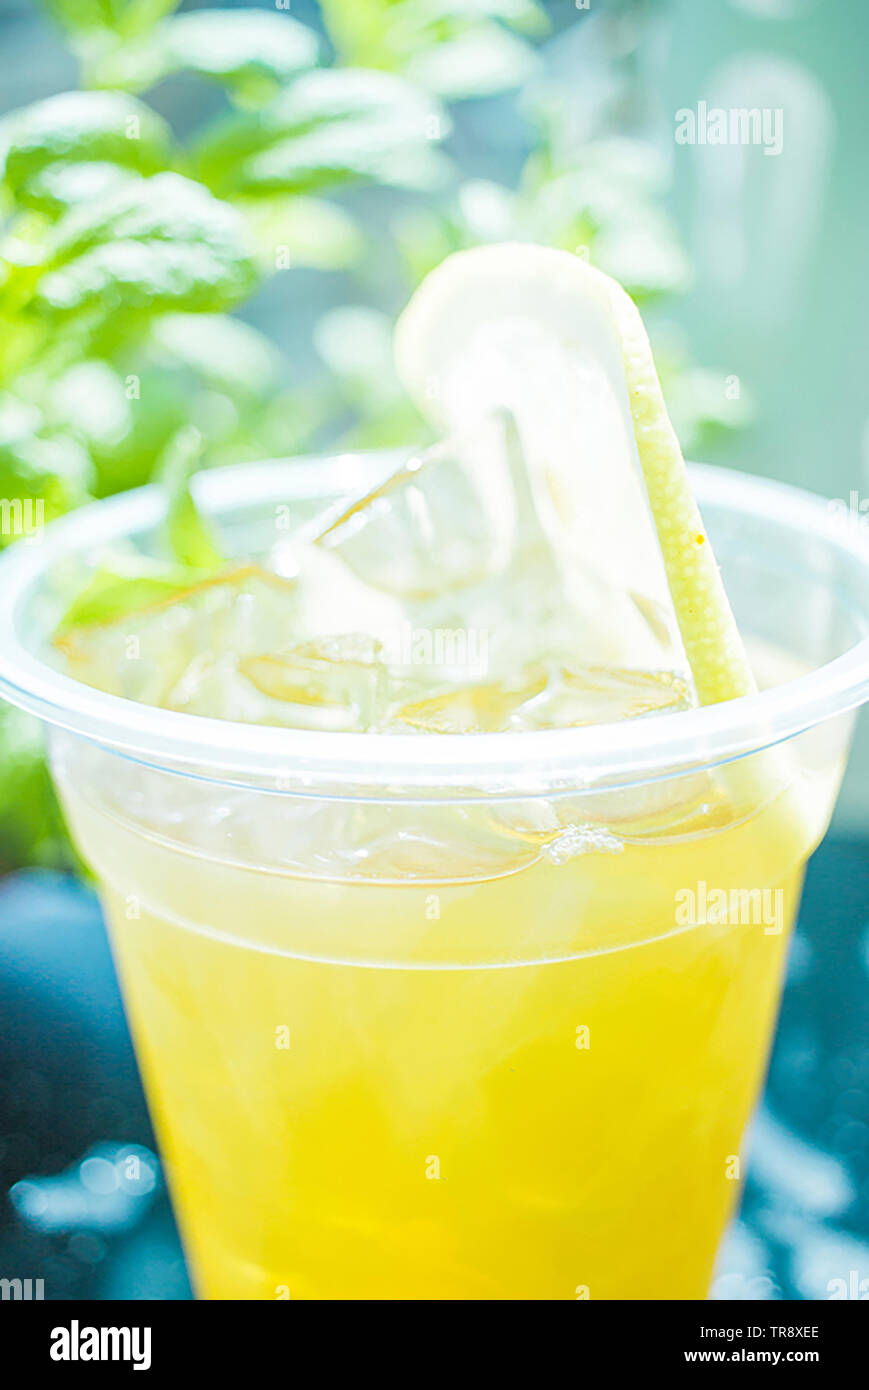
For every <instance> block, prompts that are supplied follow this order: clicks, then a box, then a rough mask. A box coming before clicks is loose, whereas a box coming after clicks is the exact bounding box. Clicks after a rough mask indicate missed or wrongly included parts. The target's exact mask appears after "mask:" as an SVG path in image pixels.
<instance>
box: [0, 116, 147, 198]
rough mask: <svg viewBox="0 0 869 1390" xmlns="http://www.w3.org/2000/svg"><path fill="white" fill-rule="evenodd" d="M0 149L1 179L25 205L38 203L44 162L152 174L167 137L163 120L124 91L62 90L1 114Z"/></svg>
mask: <svg viewBox="0 0 869 1390" xmlns="http://www.w3.org/2000/svg"><path fill="white" fill-rule="evenodd" d="M0 149H2V150H3V151H4V154H5V158H4V160H3V182H4V184H5V186H6V188H7V190H8V191H9V193H11V194H12V196H13V197H14V198H15V199H16V201H17V202H18V203H20V204H21V205H22V206H24V207H29V206H40V205H41V203H42V201H43V199H44V196H45V194H44V187H43V188H42V189H40V183H39V180H40V178H42V177H43V176H44V174H45V171H46V170H48V169H49V167H54V168H55V169H57V168H59V167H62V166H64V165H69V164H82V163H87V164H114V165H119V166H120V167H121V168H124V169H130V170H134V171H135V172H136V173H138V174H143V175H147V174H153V173H156V172H157V170H159V169H164V168H165V167H166V165H167V164H168V163H169V162H170V158H171V137H170V133H169V127H168V126H167V125H166V122H165V121H163V120H162V119H161V118H160V117H159V116H157V115H156V114H155V113H154V112H153V111H152V110H151V109H150V107H148V106H145V105H144V104H143V103H142V102H141V101H138V100H137V99H136V98H135V97H132V96H128V95H127V94H126V93H124V92H67V93H65V94H64V95H63V96H57V97H49V98H48V100H47V101H39V102H36V103H35V104H34V105H33V106H28V107H25V108H24V110H23V111H20V112H15V113H13V114H12V115H11V116H7V117H6V118H5V119H4V120H3V121H2V122H0Z"/></svg>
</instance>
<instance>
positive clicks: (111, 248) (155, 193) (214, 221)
mask: <svg viewBox="0 0 869 1390" xmlns="http://www.w3.org/2000/svg"><path fill="white" fill-rule="evenodd" d="M254 281H255V270H254V266H253V262H252V260H251V257H250V254H249V250H248V245H247V236H246V231H245V227H244V221H243V219H242V217H241V215H240V214H239V213H238V212H237V211H236V210H235V209H234V208H231V207H230V206H229V205H228V204H227V203H223V202H220V201H219V200H218V199H216V198H214V197H212V195H211V194H210V193H209V192H208V191H207V190H206V189H204V188H202V186H201V185H200V184H197V183H194V182H193V181H192V180H190V179H185V178H183V177H182V176H181V175H179V174H157V175H155V176H154V177H153V178H150V179H140V180H137V181H136V182H135V183H133V184H129V185H125V186H124V187H122V188H120V189H118V190H116V191H115V192H114V193H111V194H109V195H107V196H106V197H105V198H103V199H99V200H96V201H95V202H94V203H92V204H86V205H84V206H82V207H78V208H75V209H74V210H73V211H72V212H70V213H68V214H67V216H66V217H64V218H63V219H62V220H61V221H60V222H59V223H58V224H57V228H56V231H55V234H54V237H53V248H52V256H51V259H50V262H49V268H48V271H47V273H46V274H44V275H43V276H42V278H41V280H40V281H39V282H38V286H37V292H36V295H35V300H34V302H35V304H36V307H37V309H38V310H39V311H41V312H42V313H43V314H47V315H50V316H54V317H64V316H69V315H72V314H76V313H81V312H82V311H84V310H88V311H90V312H91V313H96V314H97V315H99V316H107V315H117V313H118V312H119V311H120V310H135V311H148V312H149V313H156V312H160V311H163V310H169V309H184V310H198V311H216V310H222V309H225V308H227V307H229V306H230V305H232V304H234V303H236V302H237V301H238V300H240V299H242V298H243V297H244V296H245V295H246V294H247V293H248V292H249V291H250V290H251V288H252V286H253V284H254Z"/></svg>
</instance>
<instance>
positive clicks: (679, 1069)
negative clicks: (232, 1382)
mask: <svg viewBox="0 0 869 1390" xmlns="http://www.w3.org/2000/svg"><path fill="white" fill-rule="evenodd" d="M393 464H394V460H391V459H388V458H384V457H378V458H373V457H369V458H351V457H346V456H345V457H342V458H337V459H321V460H300V461H289V462H287V461H277V462H272V463H266V464H261V465H256V466H250V467H244V468H237V469H226V470H217V471H214V472H211V473H206V474H204V475H202V476H201V477H200V478H199V479H197V491H198V500H199V502H200V505H201V506H202V507H203V509H204V510H205V511H206V512H207V513H208V515H209V516H210V517H212V518H213V520H214V521H215V523H216V524H217V525H218V526H219V528H220V530H221V532H222V535H223V543H224V546H225V548H226V550H227V551H228V552H229V553H231V554H238V555H248V554H250V553H255V552H257V551H264V550H266V549H268V547H269V546H270V544H271V542H272V541H273V539H274V526H275V516H276V509H279V508H284V507H286V506H289V507H290V508H291V509H292V513H293V515H294V516H296V517H297V518H298V519H300V520H302V519H303V518H304V517H305V516H310V515H313V514H314V513H315V512H316V510H317V509H318V508H319V507H320V506H321V505H322V504H323V502H324V501H326V500H329V499H332V498H335V497H337V496H340V495H342V494H346V493H349V492H356V491H357V490H360V489H361V488H362V487H363V486H365V485H370V484H371V483H373V482H375V481H377V480H378V479H379V478H380V477H382V476H383V475H384V473H386V472H388V471H389V469H390V467H391V466H393ZM692 472H693V480H694V485H695V488H696V491H697V494H698V497H699V500H700V504H701V507H702V509H703V512H704V517H705V521H706V524H707V526H708V530H709V534H710V537H711V540H712V542H713V545H714V546H715V549H716V553H717V555H718V558H719V560H720V562H721V564H722V569H723V571H724V577H725V581H726V584H727V588H728V591H729V594H730V597H731V601H732V603H733V606H734V608H735V611H736V615H737V619H738V621H739V623H740V627H741V629H742V632H743V634H744V636H745V637H746V638H747V640H748V641H749V642H750V644H751V645H752V647H753V649H754V651H755V654H756V657H757V663H758V668H759V670H760V673H761V677H762V679H765V680H766V681H767V682H769V681H772V682H775V683H774V684H772V685H770V687H769V688H766V689H764V690H763V691H762V692H761V693H760V694H758V695H756V696H752V697H749V698H746V699H742V700H738V701H734V702H732V703H729V704H726V705H719V706H715V707H709V708H706V709H702V710H691V711H688V712H682V713H675V714H670V715H667V716H665V717H660V718H649V719H644V720H640V721H629V722H625V723H621V724H612V725H603V726H594V727H587V728H576V729H568V730H561V731H546V732H534V733H511V734H470V735H450V734H448V735H428V736H423V735H418V734H417V735H393V734H354V733H326V732H320V731H317V732H310V731H296V730H289V729H278V728H266V727H259V726H254V725H245V724H236V723H230V722H227V721H221V720H213V719H205V718H198V717H195V716H191V715H186V714H180V713H173V712H167V711H164V710H161V709H156V708H151V707H147V706H144V705H139V704H134V703H132V702H130V701H126V700H121V699H118V698H116V697H113V696H110V695H106V694H104V693H102V692H100V691H98V690H95V689H91V688H90V687H87V686H85V685H82V684H79V683H77V682H75V681H72V680H71V679H69V678H68V677H67V676H65V675H63V674H61V673H60V672H59V671H58V670H57V669H55V666H54V665H53V664H52V660H51V658H50V656H49V655H48V638H49V637H50V633H51V631H52V627H53V623H54V621H55V620H56V617H57V615H58V604H59V598H58V595H59V594H60V593H61V591H62V592H63V593H64V594H66V595H68V585H69V583H70V581H71V578H72V577H73V576H75V575H77V574H79V573H82V574H83V573H84V572H86V570H87V567H88V566H89V565H90V564H92V563H93V562H94V561H95V559H97V558H98V556H99V553H100V551H101V549H102V548H103V547H104V546H105V545H106V544H107V543H110V542H112V541H116V540H118V539H121V538H124V539H132V540H134V541H135V542H136V543H137V544H139V545H141V546H142V547H143V548H145V549H146V550H147V549H150V548H152V547H154V546H155V545H156V543H157V542H156V537H157V532H158V529H159V526H160V523H161V520H162V518H163V513H164V501H163V498H162V496H161V494H160V493H159V492H158V491H157V490H156V489H153V488H151V489H144V490H142V491H140V492H137V493H132V494H129V495H126V496H122V497H119V498H116V499H113V500H111V501H107V502H102V503H98V504H95V505H94V506H92V507H89V508H86V509H85V510H83V511H80V512H77V513H75V514H73V515H72V516H70V517H68V518H65V519H64V520H63V521H61V522H59V523H56V524H55V525H53V526H52V527H50V528H48V530H47V531H46V533H45V535H44V538H43V541H42V543H41V544H39V545H35V544H34V545H25V544H23V543H22V544H19V545H17V546H15V547H14V549H13V550H11V551H10V552H7V553H6V554H5V555H4V556H3V558H2V559H0V583H2V591H3V593H4V595H5V597H6V603H5V605H4V608H3V612H2V615H0V694H3V695H5V696H6V697H7V698H8V699H9V700H11V701H13V702H14V703H16V704H18V705H20V706H22V707H23V708H25V709H28V710H30V711H32V712H33V713H35V714H37V715H38V716H39V717H40V718H41V719H42V720H44V721H45V723H46V725H47V726H48V731H49V746H50V753H51V761H52V767H53V771H54V776H55V780H56V783H57V786H58V789H59V791H60V795H61V799H62V802H63V805H64V807H65V810H66V814H67V817H68V820H69V824H70V828H71V830H72V833H73V837H74V839H75V841H76V843H77V845H78V848H79V850H80V851H81V853H82V855H83V856H84V858H85V859H86V860H87V861H88V862H89V863H90V864H91V865H92V866H93V868H94V871H95V873H96V875H97V877H98V880H99V883H100V887H101V892H102V896H103V901H104V904H105V907H106V914H107V918H108V922H109V928H110V933H111V937H112V942H113V948H114V952H115V958H116V961H117V966H118V971H119V975H120V978H121V984H122V988H123V991H124V996H125V1001H126V1007H127V1011H128V1015H129V1018H130V1023H131V1027H132V1031H133V1035H134V1040H135V1044H136V1048H137V1053H138V1058H139V1063H140V1066H141V1069H142V1074H143V1077H144V1081H145V1086H146V1090H147V1093H148V1098H149V1103H150V1106H151V1110H152V1114H153V1118H154V1122H155V1126H156V1130H157V1134H158V1138H159V1142H160V1146H161V1150H162V1155H163V1159H164V1162H165V1165H166V1170H167V1174H168V1179H169V1184H170V1189H171V1192H172V1196H173V1201H174V1205H175V1210H176V1213H177V1216H178V1219H179V1224H180V1227H181V1232H182V1237H183V1240H184V1244H185V1249H186V1252H187V1255H188V1259H189V1262H190V1266H191V1272H192V1276H193V1280H194V1284H195V1287H196V1289H197V1292H198V1293H199V1294H200V1296H203V1297H210V1298H285V1297H292V1298H306V1297H315V1298H316V1297H321V1298H333V1297H334V1298H381V1297H384V1298H390V1297H396V1298H501V1297H504V1298H568V1299H575V1298H584V1297H592V1298H628V1299H634V1298H653V1299H658V1298H696V1297H703V1296H704V1295H705V1293H706V1291H707V1288H708V1284H709V1280H710V1275H711V1270H712V1265H713V1261H714V1257H715V1251H716V1247H717V1244H718V1241H719V1238H720V1235H721V1231H722V1229H723V1227H724V1224H725V1222H726V1220H727V1218H728V1215H729V1214H730V1212H731V1211H732V1208H733V1204H734V1201H735V1199H736V1196H737V1193H738V1190H739V1183H740V1178H741V1175H742V1160H741V1152H740V1151H741V1145H742V1141H743V1133H744V1130H745V1126H746V1122H747V1119H748V1117H749V1114H750V1112H751V1108H752V1106H753V1104H754V1101H755V1099H756V1096H757V1093H758V1089H759V1086H760V1084H761V1080H762V1076H763V1071H764V1067H765V1063H766V1058H767V1054H768V1049H769V1044H770V1038H771V1034H772V1028H773V1023H774V1019H775V1014H776V1009H777V1005H778V999H779V992H780V982H781V972H782V964H783V958H784V954H785V951H786V944H787V936H788V931H789V929H790V925H791V922H792V920H793V916H794V913H795V911H796V907H797V904H798V899H799V892H800V885H801V879H802V872H803V868H804V865H805V861H806V859H807V857H808V856H809V854H810V853H811V851H812V850H813V849H814V847H815V845H816V844H817V842H818V841H819V839H820V838H821V836H822V835H823V834H824V832H825V830H826V827H827V824H828V821H829V817H830V813H831V810H832V807H833V803H834V800H835V796H836V793H837V789H838V785H839V782H840V779H841V774H842V770H843V768H844V764H845V759H846V756H847V751H848V745H849V740H850V735H851V729H852V723H853V714H854V711H855V710H856V708H857V706H858V705H859V704H860V702H861V701H862V700H863V699H865V698H866V696H867V693H869V542H867V538H866V534H865V531H863V530H861V529H860V528H859V527H857V526H853V525H849V524H848V523H847V522H846V521H843V520H842V519H841V518H840V516H839V515H838V514H837V513H836V512H835V511H834V510H833V509H831V508H830V506H829V505H828V504H827V503H825V502H824V501H823V500H822V499H820V498H817V497H813V496H811V495H809V494H806V493H801V492H798V491H796V490H794V489H792V488H788V487H785V486H781V485H778V484H774V483H770V482H765V481H759V480H756V479H750V478H747V477H744V476H742V475H737V474H729V473H726V472H722V471H720V470H717V469H712V468H707V467H697V466H695V467H694V468H693V470H692Z"/></svg>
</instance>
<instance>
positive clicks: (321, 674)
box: [239, 633, 389, 729]
mask: <svg viewBox="0 0 869 1390" xmlns="http://www.w3.org/2000/svg"><path fill="white" fill-rule="evenodd" d="M239 670H240V671H241V674H242V675H243V676H246V677H247V679H248V680H249V681H250V682H251V684H252V685H254V686H255V687H256V689H257V690H258V691H260V692H261V693H262V694H263V695H266V696H268V697H269V698H270V699H272V700H277V701H281V702H282V703H283V704H285V705H289V706H294V707H295V708H294V709H293V710H292V711H287V719H288V722H292V723H294V724H297V725H298V726H299V727H302V728H304V727H307V726H308V725H309V724H310V723H311V722H312V721H313V723H314V725H315V726H316V727H323V726H324V722H325V724H326V725H327V726H328V727H329V728H348V729H370V728H371V727H372V726H374V725H376V724H377V722H378V721H379V719H380V718H381V716H382V714H383V713H384V712H385V708H386V701H387V699H388V694H389V677H388V672H387V668H386V666H385V664H384V661H383V648H382V646H381V645H380V643H379V642H376V641H375V640H374V639H373V638H371V637H369V636H367V635H366V634H364V633H347V634H343V635H341V636H330V637H325V638H321V639H319V640H314V641H310V642H303V643H301V644H300V645H298V646H296V647H293V648H292V649H291V650H290V651H287V652H284V653H281V654H280V655H277V656H250V657H246V658H245V659H244V660H243V661H242V662H241V663H240V665H239Z"/></svg>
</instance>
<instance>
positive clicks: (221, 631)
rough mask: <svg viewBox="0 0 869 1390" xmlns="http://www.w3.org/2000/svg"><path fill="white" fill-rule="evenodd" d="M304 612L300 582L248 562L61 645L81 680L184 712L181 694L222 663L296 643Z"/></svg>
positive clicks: (78, 632)
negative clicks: (299, 618)
mask: <svg viewBox="0 0 869 1390" xmlns="http://www.w3.org/2000/svg"><path fill="white" fill-rule="evenodd" d="M297 607H298V590H297V587H296V585H295V584H292V583H288V582H287V581H286V580H283V579H280V578H279V577H278V576H276V575H274V574H271V573H270V572H269V571H268V570H265V569H261V568H259V567H258V566H255V565H247V566H242V567H238V568H236V569H233V570H231V571H229V572H228V573H224V574H221V575H219V576H218V577H216V578H215V579H211V580H207V581H205V582H203V583H201V584H198V585H196V586H195V587H194V588H191V589H186V590H183V591H182V592H180V593H178V594H175V595H173V596H172V597H171V598H168V599H164V600H162V601H160V602H159V603H155V604H152V605H151V606H150V607H148V608H144V609H140V610H138V611H137V612H134V613H130V614H126V615H125V616H123V617H120V618H115V619H112V620H110V621H107V622H101V623H93V624H90V625H88V626H84V627H80V628H75V629H72V630H71V631H69V632H66V633H64V634H63V635H62V636H60V637H59V638H57V639H56V643H55V645H56V646H57V648H58V650H59V651H60V652H61V653H62V654H63V656H64V657H65V659H66V664H67V667H68V669H69V671H70V674H71V675H73V676H75V677H76V679H77V680H80V681H83V682H85V684H87V685H93V686H96V687H97V688H98V689H100V690H105V691H107V692H108V693H109V694H111V695H120V696H123V697H124V698H126V699H128V700H138V701H140V702H142V703H143V704H150V705H163V706H166V707H170V708H173V707H174V708H177V707H179V706H178V703H177V699H176V696H175V694H174V692H176V691H179V690H180V691H182V692H183V691H185V690H186V691H187V692H188V694H189V692H190V691H191V690H192V689H193V688H194V687H195V686H196V685H197V683H198V682H199V680H200V679H202V678H203V677H204V675H205V672H206V671H208V670H212V669H213V668H214V667H215V666H216V664H217V663H218V661H219V660H220V659H222V658H226V659H227V660H229V661H230V662H231V663H234V662H235V661H237V660H238V659H240V658H241V657H243V656H245V655H247V654H250V653H254V652H260V651H263V650H270V649H274V648H275V646H280V645H281V644H282V643H283V642H285V641H287V640H290V638H291V635H292V633H293V631H294V628H295V625H296V616H295V615H296V610H297ZM182 705H183V699H182ZM197 712H199V713H204V712H205V711H204V710H198V711H197Z"/></svg>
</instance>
